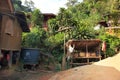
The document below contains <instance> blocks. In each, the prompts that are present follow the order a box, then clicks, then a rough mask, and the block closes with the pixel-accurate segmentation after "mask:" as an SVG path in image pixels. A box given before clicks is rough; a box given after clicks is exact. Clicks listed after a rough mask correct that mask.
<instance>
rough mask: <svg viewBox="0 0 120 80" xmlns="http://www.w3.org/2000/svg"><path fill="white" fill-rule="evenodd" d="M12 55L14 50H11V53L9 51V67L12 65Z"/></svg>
mask: <svg viewBox="0 0 120 80" xmlns="http://www.w3.org/2000/svg"><path fill="white" fill-rule="evenodd" d="M12 55H13V51H10V53H9V57H10V59H9V61H8V66H9V68H11V67H12Z"/></svg>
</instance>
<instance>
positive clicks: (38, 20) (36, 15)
mask: <svg viewBox="0 0 120 80" xmlns="http://www.w3.org/2000/svg"><path fill="white" fill-rule="evenodd" d="M31 20H32V25H33V27H35V26H37V27H40V28H42V24H43V15H42V13H41V12H40V10H39V9H35V10H34V11H33V12H32V18H31Z"/></svg>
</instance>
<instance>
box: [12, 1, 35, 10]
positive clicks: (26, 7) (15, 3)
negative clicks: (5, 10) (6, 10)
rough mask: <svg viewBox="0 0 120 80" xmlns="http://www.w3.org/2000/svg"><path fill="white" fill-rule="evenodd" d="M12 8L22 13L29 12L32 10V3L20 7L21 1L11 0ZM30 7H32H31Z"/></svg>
mask: <svg viewBox="0 0 120 80" xmlns="http://www.w3.org/2000/svg"><path fill="white" fill-rule="evenodd" d="M12 2H13V6H14V8H15V11H24V12H31V11H32V10H33V9H34V8H33V6H34V3H33V2H32V1H27V2H26V3H27V4H28V3H29V5H26V6H25V5H22V1H21V0H12ZM31 5H32V6H31Z"/></svg>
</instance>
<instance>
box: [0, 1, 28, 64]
mask: <svg viewBox="0 0 120 80" xmlns="http://www.w3.org/2000/svg"><path fill="white" fill-rule="evenodd" d="M29 31H30V30H29V27H28V25H27V21H26V17H25V14H24V13H23V12H15V11H14V7H13V3H12V1H11V0H0V54H3V55H4V58H6V59H8V64H10V65H9V66H11V64H12V61H13V60H12V57H13V55H14V54H13V53H16V52H17V53H19V52H20V50H21V40H22V32H29Z"/></svg>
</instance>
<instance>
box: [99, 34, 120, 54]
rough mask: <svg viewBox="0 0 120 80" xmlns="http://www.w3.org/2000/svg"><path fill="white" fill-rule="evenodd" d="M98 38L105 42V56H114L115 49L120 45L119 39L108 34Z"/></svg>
mask: <svg viewBox="0 0 120 80" xmlns="http://www.w3.org/2000/svg"><path fill="white" fill-rule="evenodd" d="M99 38H100V39H101V40H102V41H105V42H106V44H107V48H106V54H107V56H113V55H115V54H116V53H115V48H116V47H117V46H118V45H120V38H117V37H115V36H111V35H108V34H104V35H103V34H101V35H100V36H99Z"/></svg>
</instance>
